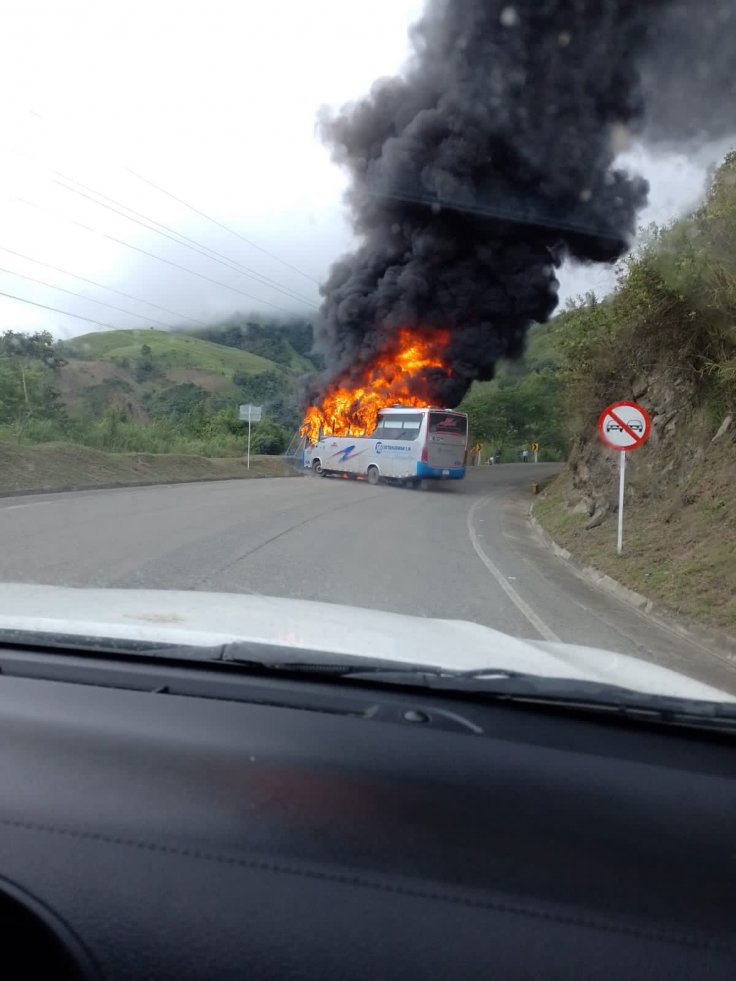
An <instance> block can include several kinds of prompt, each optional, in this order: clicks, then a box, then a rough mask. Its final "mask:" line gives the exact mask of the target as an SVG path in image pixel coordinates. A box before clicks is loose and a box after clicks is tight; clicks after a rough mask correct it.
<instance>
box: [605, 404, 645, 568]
mask: <svg viewBox="0 0 736 981" xmlns="http://www.w3.org/2000/svg"><path fill="white" fill-rule="evenodd" d="M650 429H651V420H650V419H649V413H648V412H647V410H646V409H645V408H643V407H642V406H641V405H638V404H637V403H636V402H613V403H612V404H611V405H609V406H608V407H607V408H605V409H604V410H603V412H601V414H600V417H599V419H598V435H599V436H600V438H601V441H602V442H603V443H605V444H606V446H608V447H609V448H610V449H612V450H618V451H619V453H620V454H621V455H620V456H619V458H618V530H617V533H616V551H617V552H618V554H619V555H621V552H622V551H623V547H624V491H625V489H626V453H627V451H629V450H636V449H638V448H639V447H640V446H643V445H644V443H645V442H646V440H647V438H648V436H649V430H650Z"/></svg>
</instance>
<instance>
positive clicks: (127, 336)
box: [64, 330, 298, 375]
mask: <svg viewBox="0 0 736 981" xmlns="http://www.w3.org/2000/svg"><path fill="white" fill-rule="evenodd" d="M143 345H147V346H148V347H149V348H150V353H151V357H152V358H153V359H154V360H155V362H156V363H157V364H158V365H159V366H160V367H161V368H193V369H196V370H198V371H205V372H211V373H213V374H218V375H225V374H226V375H232V374H233V373H234V372H236V371H237V372H241V373H243V374H257V373H259V372H263V371H274V370H279V366H278V365H276V364H275V363H274V362H273V361H269V360H268V359H267V358H263V357H260V356H259V355H257V354H251V353H250V351H242V350H238V349H237V348H233V347H225V346H224V345H222V344H213V343H212V342H211V341H205V340H201V339H200V338H199V337H192V336H190V335H187V334H175V333H173V332H171V331H163V330H110V331H96V332H95V333H91V334H83V335H82V336H81V337H76V338H75V339H74V340H73V341H69V342H67V343H66V344H65V345H64V354H65V357H67V358H70V357H71V358H77V359H80V360H85V361H86V360H98V361H113V362H116V363H118V364H119V363H120V362H124V361H125V360H126V359H128V360H129V361H130V360H132V359H135V358H138V357H139V356H140V353H141V348H142V347H143ZM294 355H295V358H298V355H297V354H296V351H294Z"/></svg>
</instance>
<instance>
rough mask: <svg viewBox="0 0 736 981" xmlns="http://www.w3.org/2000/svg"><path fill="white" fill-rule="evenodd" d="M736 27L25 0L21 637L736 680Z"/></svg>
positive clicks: (727, 4) (393, 8) (15, 197)
mask: <svg viewBox="0 0 736 981" xmlns="http://www.w3.org/2000/svg"><path fill="white" fill-rule="evenodd" d="M735 50H736V3H735V2H732V0H662V2H660V3H656V4H648V3H641V2H633V0H601V2H593V0H590V2H581V3H575V4H571V3H569V2H566V0H548V2H545V3H543V4H542V3H538V2H536V0H518V2H501V0H498V2H496V0H452V2H448V0H375V2H374V3H373V4H372V5H371V7H370V9H369V10H368V8H361V7H357V6H356V5H354V4H350V3H345V2H344V0H324V2H321V3H317V4H304V3H303V2H301V0H283V2H282V3H280V4H276V5H271V6H269V5H268V4H255V5H254V4H235V3H231V2H225V0H214V2H211V3H191V4H177V3H174V2H173V0H162V2H160V3H153V4H150V3H143V2H142V0H130V2H126V3H122V2H120V0H109V2H106V3H99V2H94V0H73V2H69V3H63V4H59V3H57V2H53V0H8V2H6V3H5V4H4V5H3V8H2V11H0V77H1V78H2V81H3V83H4V85H3V91H4V93H5V98H4V100H3V107H2V110H0V112H1V113H2V116H3V121H4V126H3V139H2V140H1V141H0V167H1V168H2V177H3V180H2V190H3V195H2V202H1V207H2V221H1V222H0V642H2V636H3V631H5V632H6V633H5V636H6V637H8V638H9V637H16V638H17V637H18V636H20V634H18V631H22V636H23V637H24V638H26V639H27V638H28V637H29V636H31V635H32V634H33V632H34V631H46V632H47V633H54V634H56V635H57V636H58V637H62V638H66V639H67V640H68V639H69V638H73V637H75V636H79V635H80V634H83V633H84V632H85V631H88V632H89V634H90V636H94V637H98V636H108V637H112V638H115V639H116V643H117V642H118V641H119V642H121V643H122V642H123V641H124V640H125V638H126V637H130V638H131V642H133V641H134V642H135V644H143V645H144V648H145V645H146V644H149V643H150V644H157V643H159V642H161V643H165V644H169V645H174V646H176V645H178V644H186V643H187V642H188V641H191V642H196V643H197V644H201V645H202V646H203V647H206V648H207V649H213V648H217V645H218V644H225V643H227V644H238V643H240V642H242V641H247V640H248V639H249V638H250V639H251V640H257V642H258V644H259V657H265V656H266V655H265V654H264V650H265V649H266V647H267V645H268V644H269V643H272V644H273V645H275V647H277V648H278V650H279V651H281V654H280V656H281V657H283V651H284V649H285V648H288V647H294V648H297V649H299V650H302V651H309V652H312V653H313V654H314V655H315V656H316V653H317V652H319V651H322V652H323V653H325V655H329V657H330V659H331V661H330V663H334V662H335V660H336V658H337V659H338V660H339V657H345V658H348V657H353V658H355V657H363V658H366V657H368V656H373V657H375V658H380V659H381V661H382V663H385V662H387V661H394V662H396V663H397V664H409V665H413V666H416V665H419V664H425V665H426V664H429V665H431V666H432V667H433V668H434V669H437V670H439V669H441V667H442V666H443V665H444V666H445V667H446V668H447V669H448V670H450V671H454V672H468V671H472V672H476V671H478V670H481V669H482V668H483V667H484V666H492V667H493V668H494V669H496V670H499V671H501V670H505V671H506V672H508V673H509V674H508V677H506V678H505V681H506V683H508V684H512V683H513V678H514V677H515V675H514V672H516V673H517V674H524V675H525V676H530V675H532V676H533V675H535V674H536V675H539V676H540V677H545V678H557V679H559V680H560V681H561V683H562V682H565V683H567V682H569V683H570V685H571V688H570V691H571V692H572V691H573V687H572V685H573V682H574V681H575V680H578V681H586V682H591V683H600V684H606V685H611V686H615V688H616V690H617V692H618V694H617V695H616V697H617V698H620V697H621V695H620V692H621V691H623V690H626V689H627V688H628V689H631V690H635V691H637V692H639V693H640V694H641V693H648V694H651V695H653V696H654V695H658V694H659V695H663V696H664V695H667V696H670V695H672V694H676V693H680V694H682V695H683V697H687V695H688V694H690V695H692V697H694V698H702V697H707V698H710V699H711V700H714V701H721V700H723V701H725V700H726V699H727V698H730V697H731V696H733V695H735V694H736V667H735V666H736V495H734V481H735V478H736V421H735V420H736V328H735V327H734V324H736V72H734V70H733V53H734V51H735ZM49 589H51V590H53V591H52V592H49V591H48V590H49ZM58 589H66V590H68V592H64V593H58V592H56V591H55V590H58ZM139 591H153V592H152V593H150V594H147V595H146V597H144V596H143V595H142V594H139ZM224 595H226V597H227V598H228V599H229V598H232V597H235V598H236V602H235V605H230V604H229V602H228V599H223V596H224ZM246 600H247V603H246ZM315 603H317V604H323V605H317V606H314V605H310V604H315ZM284 604H287V605H284ZM224 611H227V614H225V612H224ZM65 643H66V641H65ZM136 649H138V648H137V647H136ZM142 649H143V648H142ZM145 649H148V648H145ZM301 660H304V658H301ZM386 677H387V683H389V684H390V675H387V676H386ZM556 690H559V687H558V689H556ZM612 697H613V696H612Z"/></svg>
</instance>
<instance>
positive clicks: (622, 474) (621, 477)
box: [616, 450, 626, 555]
mask: <svg viewBox="0 0 736 981" xmlns="http://www.w3.org/2000/svg"><path fill="white" fill-rule="evenodd" d="M625 482H626V450H624V451H623V453H622V454H621V455H620V456H619V458H618V535H617V536H616V551H617V552H618V554H619V555H620V554H621V550H622V549H623V547H624V485H625Z"/></svg>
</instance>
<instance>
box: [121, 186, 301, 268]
mask: <svg viewBox="0 0 736 981" xmlns="http://www.w3.org/2000/svg"><path fill="white" fill-rule="evenodd" d="M125 169H126V170H127V172H128V173H129V174H132V175H133V177H135V178H137V179H138V180H139V181H143V183H144V184H148V185H149V186H150V187H152V188H154V189H155V190H156V191H158V192H159V193H160V194H165V195H166V197H168V198H171V199H172V201H177V202H178V203H179V204H183V205H184V207H185V208H189V210H190V211H193V212H194V214H195V215H199V216H200V217H201V218H206V219H207V221H211V222H212V224H213V225H217V227H218V228H222V229H224V230H225V231H226V232H229V233H230V234H231V235H234V236H235V237H236V238H239V239H240V240H241V241H243V242H247V244H248V245H250V246H251V248H254V249H257V250H258V251H259V252H263V254H264V255H267V256H269V258H271V259H274V260H275V261H276V262H280V263H281V265H282V266H286V268H287V269H291V271H292V272H295V273H299V275H300V276H304V278H305V279H308V280H309V281H310V282H312V283H315V284H316V285H317V286H319V283H318V281H317V280H316V279H315V278H314V277H313V276H310V275H309V274H308V273H305V272H303V271H302V270H301V269H299V268H298V267H297V266H294V265H292V264H291V263H290V262H287V261H286V259H281V258H280V257H279V256H277V255H276V254H275V253H273V252H269V250H268V249H264V248H263V247H262V246H261V245H257V244H256V243H255V242H254V241H253V240H252V239H249V238H246V236H245V235H241V233H240V232H236V231H235V229H234V228H230V226H229V225H225V224H224V223H223V222H221V221H218V220H217V218H213V217H212V215H208V214H207V213H206V212H205V211H201V210H200V209H199V208H195V207H194V205H193V204H189V203H188V202H187V201H184V199H183V198H179V197H177V196H176V195H175V194H172V193H171V191H167V190H166V188H164V187H161V186H160V185H159V184H154V182H153V181H151V180H149V179H148V178H147V177H144V176H143V175H142V174H138V173H136V171H134V170H131V168H130V167H126V168H125Z"/></svg>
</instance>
